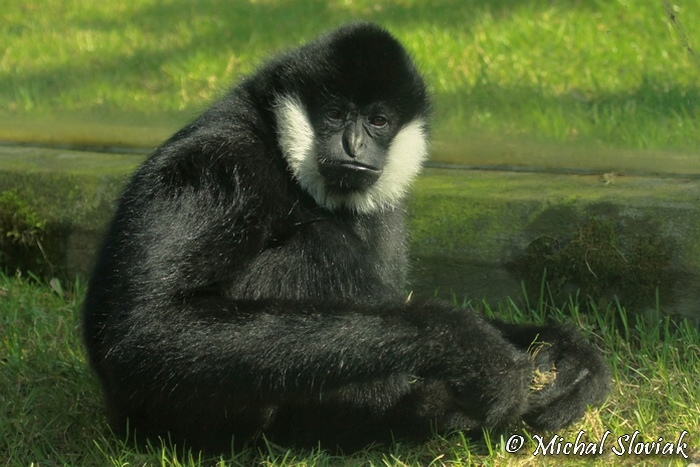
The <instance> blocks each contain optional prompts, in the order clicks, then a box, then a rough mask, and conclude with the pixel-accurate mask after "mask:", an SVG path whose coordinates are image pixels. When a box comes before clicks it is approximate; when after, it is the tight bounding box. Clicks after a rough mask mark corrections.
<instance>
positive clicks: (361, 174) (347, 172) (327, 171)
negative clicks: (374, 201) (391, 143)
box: [319, 161, 382, 191]
mask: <svg viewBox="0 0 700 467" xmlns="http://www.w3.org/2000/svg"><path fill="white" fill-rule="evenodd" d="M319 171H320V172H321V175H322V176H323V178H324V179H325V180H326V183H327V184H328V186H329V187H331V188H335V189H338V190H340V191H361V190H365V189H367V188H369V187H371V186H372V185H374V183H375V182H376V181H377V180H379V177H380V176H381V174H382V170H381V169H378V168H377V167H373V166H371V165H367V164H362V163H360V162H356V161H342V162H328V161H325V162H321V163H320V164H319Z"/></svg>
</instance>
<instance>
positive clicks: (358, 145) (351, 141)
mask: <svg viewBox="0 0 700 467" xmlns="http://www.w3.org/2000/svg"><path fill="white" fill-rule="evenodd" d="M364 145H365V135H364V131H363V130H362V125H361V124H359V123H358V122H352V123H350V124H349V125H348V126H347V127H346V128H345V132H344V133H343V150H344V151H345V154H347V155H348V156H350V157H352V158H353V159H356V158H357V157H358V156H359V155H360V153H361V152H362V147H363V146H364Z"/></svg>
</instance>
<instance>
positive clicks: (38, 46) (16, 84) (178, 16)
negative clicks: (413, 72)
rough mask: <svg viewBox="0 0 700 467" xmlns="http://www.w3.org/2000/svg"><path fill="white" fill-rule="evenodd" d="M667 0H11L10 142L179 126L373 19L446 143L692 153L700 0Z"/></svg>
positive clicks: (6, 55) (4, 95)
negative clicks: (325, 35)
mask: <svg viewBox="0 0 700 467" xmlns="http://www.w3.org/2000/svg"><path fill="white" fill-rule="evenodd" d="M665 3H667V2H664V1H663V0H640V1H629V0H611V1H607V0H577V1H568V2H554V1H547V0H525V1H520V2H512V1H506V0H490V1H479V0H459V1H457V0H453V1H445V2H431V1H427V0H394V1H387V2H375V1H371V0H345V1H330V2H326V1H320V0H293V1H285V2H282V1H272V0H260V1H254V2H252V1H251V2H221V1H220V0H199V1H197V2H185V1H178V0H173V1H169V2H156V1H154V0H130V1H121V2H89V1H84V0H7V1H6V2H4V4H3V8H2V11H1V12H0V37H2V38H3V44H4V50H2V53H1V54H0V120H1V121H2V125H0V126H2V130H1V131H0V139H23V138H24V139H27V138H28V139H35V140H42V139H45V138H46V134H48V133H50V132H51V123H56V124H64V123H65V122H66V121H75V122H79V123H85V122H88V123H93V122H94V121H96V120H97V121H104V122H107V123H108V124H113V125H115V128H117V130H115V132H118V133H119V134H120V135H122V139H121V140H119V141H120V142H122V143H128V142H129V141H124V136H123V133H122V131H121V128H120V127H119V126H118V125H121V124H123V123H124V122H130V123H132V124H134V125H137V126H154V127H159V126H165V127H166V128H168V129H169V130H174V129H175V128H176V127H177V125H179V124H181V123H182V122H184V121H186V120H188V119H190V118H191V117H192V116H194V115H196V113H197V112H198V111H200V110H201V109H202V108H204V107H205V106H206V105H207V104H208V103H209V102H211V100H212V99H214V98H216V96H217V95H219V94H220V93H221V92H222V90H223V89H225V88H226V87H227V86H228V85H229V84H230V83H232V82H235V81H236V80H237V79H239V78H240V77H241V76H242V75H244V74H246V73H250V72H251V71H253V70H254V69H255V66H256V64H258V63H259V62H260V61H261V60H262V59H263V58H264V57H265V56H267V55H268V54H269V53H272V52H274V51H276V50H279V49H281V48H284V47H289V46H293V45H295V44H297V43H300V42H302V41H304V40H308V39H310V38H312V37H314V36H315V35H316V34H318V33H319V32H321V31H322V30H325V29H327V28H329V27H332V26H335V25H338V24H340V23H343V22H346V21H348V20H353V19H366V20H372V21H376V22H378V23H380V24H382V25H384V26H386V27H387V28H389V29H390V30H391V31H392V32H394V33H395V34H396V35H397V36H398V37H399V38H400V39H401V40H402V41H403V42H404V43H405V44H406V45H407V47H408V48H409V49H410V50H411V51H412V52H413V54H414V55H415V57H416V60H417V61H418V63H419V64H420V67H421V68H422V70H423V71H424V72H425V75H426V77H427V80H428V82H429V84H430V87H431V89H432V91H433V94H434V95H435V100H436V123H435V127H436V136H437V137H438V138H439V139H441V140H449V141H457V142H459V141H460V140H463V139H468V138H473V137H475V135H481V134H483V133H484V132H490V133H493V134H499V135H501V134H506V135H509V137H513V136H521V137H526V138H534V139H535V140H543V141H554V142H572V141H573V142H579V141H583V142H587V143H591V142H595V143H602V144H603V145H607V146H613V147H625V148H651V149H681V150H690V151H695V150H697V149H698V148H700V139H699V138H698V137H697V135H698V130H699V129H700V113H699V111H698V105H699V104H698V102H700V88H699V87H698V82H700V59H698V55H697V52H695V54H693V53H691V52H692V50H691V51H689V50H688V48H689V47H691V48H692V47H696V48H697V47H700V34H698V31H697V29H696V28H694V27H692V26H693V25H697V24H700V3H699V2H691V1H685V2H676V4H672V5H671V6H670V8H671V10H672V11H673V15H674V21H673V22H672V21H670V20H669V15H668V14H667V11H666V9H665V8H664V6H665ZM27 122H29V123H30V124H31V123H42V124H43V125H39V126H37V127H35V128H34V130H33V131H31V130H27V128H26V125H27ZM47 122H48V124H47ZM30 126H31V125H30ZM56 132H58V133H65V134H66V135H69V136H68V137H69V138H70V137H76V136H70V135H71V134H72V133H71V132H65V131H64V130H63V127H60V130H57V131H56ZM153 133H154V135H157V137H156V136H154V137H153V138H152V140H147V141H148V142H149V143H152V144H155V143H156V142H157V141H158V139H160V138H161V136H162V132H160V131H156V130H154V131H153ZM90 136H92V138H93V139H95V138H97V139H99V138H98V137H97V135H96V134H95V132H92V134H91V135H88V136H84V137H82V139H81V141H82V142H89V141H90ZM113 136H114V135H113ZM114 137H115V138H116V136H114ZM64 138H66V136H64ZM76 138H77V137H76ZM58 139H59V140H60V137H59V138H58ZM79 139H80V138H79ZM126 139H127V140H128V139H129V138H128V137H126ZM143 141H144V140H143V139H138V140H137V141H132V142H136V143H137V144H143Z"/></svg>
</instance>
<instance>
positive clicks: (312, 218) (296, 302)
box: [84, 24, 609, 449]
mask: <svg viewBox="0 0 700 467" xmlns="http://www.w3.org/2000/svg"><path fill="white" fill-rule="evenodd" d="M289 96H292V97H297V98H298V102H300V103H302V104H303V107H302V109H303V110H305V111H306V112H307V113H308V119H309V122H310V123H311V124H312V125H313V128H314V131H315V132H316V133H318V134H316V135H315V136H314V137H313V141H314V148H313V150H312V151H311V152H312V153H314V154H315V157H317V159H318V160H317V161H316V162H317V163H318V164H322V163H328V158H326V156H324V154H325V152H324V151H327V150H328V151H331V150H332V148H330V145H332V144H337V141H336V142H335V143H333V142H332V139H333V138H332V133H333V131H332V128H333V124H334V122H336V120H337V119H336V117H338V115H340V114H338V113H337V112H336V111H335V110H332V111H330V112H328V111H326V110H325V109H326V107H325V106H326V105H327V103H328V102H333V103H338V102H340V105H341V107H342V106H346V107H342V109H345V110H347V111H348V112H349V113H352V115H353V116H354V117H353V118H355V117H356V118H357V122H360V123H358V124H357V125H355V122H354V121H353V122H352V123H351V125H350V127H351V128H353V129H354V130H353V131H357V132H360V131H367V132H369V133H367V135H370V136H369V138H370V139H372V141H373V142H372V144H373V145H374V146H373V149H372V151H373V154H372V156H371V157H372V158H373V160H374V161H375V162H373V164H374V165H378V166H381V167H375V168H376V169H377V170H378V172H381V175H379V179H380V180H381V179H382V178H384V177H389V176H390V175H392V173H390V171H392V170H396V169H395V168H392V167H390V165H391V164H390V161H388V160H382V161H380V162H376V161H377V160H378V158H379V159H381V158H386V157H389V156H391V157H403V154H395V152H397V151H398V149H396V146H395V145H396V144H398V143H397V142H396V140H397V139H400V138H406V136H405V135H404V134H403V133H401V132H402V130H404V129H405V128H406V126H407V125H410V124H411V122H414V123H415V122H418V127H416V128H418V130H421V128H422V129H424V126H423V127H421V126H420V125H423V122H424V117H425V116H426V115H427V113H428V99H427V96H426V92H425V87H424V85H423V81H422V79H421V77H420V75H419V74H418V73H417V71H416V69H415V67H414V66H413V64H412V62H411V61H410V59H409V57H408V56H407V55H406V53H405V52H404V50H403V48H402V47H401V46H400V45H399V44H398V42H396V41H395V39H393V38H392V37H391V36H390V35H388V34H387V33H386V32H385V31H383V30H381V29H379V28H377V27H375V26H372V25H368V24H355V25H350V26H346V27H344V28H341V29H339V30H336V31H334V32H332V33H330V34H328V35H325V36H322V37H321V38H319V39H317V40H316V41H314V42H311V43H309V44H308V45H306V46H304V47H301V48H299V49H296V50H294V51H291V52H288V53H287V54H284V55H281V56H280V57H278V58H276V59H274V60H272V61H271V62H269V63H268V64H267V65H266V66H265V67H263V68H262V69H261V70H259V71H258V73H256V74H255V75H253V76H252V77H251V78H249V79H247V80H246V81H244V82H242V83H241V84H240V85H239V86H237V87H236V88H234V89H233V90H232V91H231V92H230V93H229V94H228V95H227V96H226V97H225V98H224V99H222V100H221V101H220V102H218V103H217V104H215V105H214V106H213V107H212V108H211V109H209V110H207V111H206V112H204V113H203V115H201V116H200V117H199V118H198V119H197V120H195V121H194V122H193V123H192V124H190V125H189V126H187V127H186V128H184V129H183V130H181V131H180V132H178V133H177V134H175V135H174V136H173V137H172V138H170V139H169V140H168V141H167V142H165V143H164V144H163V145H162V146H161V147H160V148H158V149H157V150H156V151H155V152H154V153H153V155H152V156H151V157H150V158H149V159H148V160H147V161H146V162H145V163H144V164H143V165H142V166H141V167H140V168H139V169H138V170H137V171H136V173H135V174H134V176H133V178H132V180H131V182H130V183H129V185H128V186H127V188H126V190H125V191H124V194H123V196H122V198H121V202H120V204H119V207H118V209H117V212H116V215H115V217H114V221H113V223H112V225H111V228H110V230H109V233H108V235H107V238H106V240H105V242H104V245H103V248H102V250H101V253H100V255H99V258H98V261H97V264H96V266H95V269H94V273H93V276H92V279H91V281H90V283H89V290H88V295H87V299H86V302H85V315H84V334H85V341H86V344H87V349H88V352H89V357H90V362H91V364H92V366H93V367H94V369H95V370H96V372H97V374H98V375H99V378H100V380H101V382H102V386H103V389H104V392H105V395H106V401H107V407H108V411H109V418H110V422H111V424H112V426H113V427H114V429H115V430H117V431H119V432H121V431H124V430H125V429H126V427H127V424H128V426H129V427H130V428H131V430H135V431H136V433H137V435H141V436H145V437H153V436H163V437H167V436H168V434H169V435H170V436H171V437H172V439H174V440H183V439H184V440H187V442H188V443H189V444H190V445H194V446H196V447H207V448H214V449H220V448H226V447H228V446H229V444H230V442H231V437H232V436H235V439H236V440H237V441H246V440H250V439H253V438H254V437H256V436H257V435H258V434H260V433H264V434H265V435H266V436H267V437H270V438H272V439H273V440H274V441H276V442H278V443H285V444H297V445H311V446H315V445H316V444H317V443H318V442H319V441H320V442H321V443H322V445H324V446H327V447H334V446H341V447H353V448H354V447H361V446H362V445H363V443H369V442H376V441H386V440H389V439H390V438H391V436H392V435H393V436H397V437H424V436H427V435H429V434H430V432H431V427H436V428H437V429H438V430H451V429H459V430H478V429H480V428H481V427H498V426H503V425H504V424H507V423H509V422H511V421H514V420H517V419H519V418H522V419H524V420H525V421H526V422H528V423H529V424H531V425H532V427H534V428H535V429H538V430H551V429H558V428H560V427H562V426H565V425H567V424H569V423H571V422H573V421H574V420H576V419H577V418H579V417H580V416H581V415H582V414H583V412H584V410H585V408H586V405H587V404H592V403H596V402H599V401H600V400H601V398H603V397H604V396H605V394H606V393H607V391H608V387H609V381H608V379H609V377H608V373H607V370H606V368H605V366H604V364H603V362H602V359H601V357H600V355H599V352H598V351H597V350H596V349H595V348H594V347H592V346H591V345H590V344H588V343H586V342H585V341H584V340H583V339H582V338H581V337H580V336H579V335H578V334H577V333H575V332H573V331H571V330H569V329H566V328H561V327H556V326H541V327H524V326H514V325H506V324H503V323H492V322H489V321H487V320H485V319H483V318H482V317H481V316H479V315H477V314H476V313H474V312H472V311H468V310H458V309H455V308H454V307H452V306H451V305H449V304H446V303H442V302H437V301H418V300H413V301H410V302H408V303H407V302H406V297H405V295H404V292H405V279H406V236H405V232H404V222H403V207H402V202H401V199H400V198H401V196H399V195H397V194H396V193H393V195H391V196H389V195H386V196H385V195H384V194H383V193H384V192H382V193H380V194H377V195H376V196H377V198H376V200H375V202H373V203H370V204H361V203H360V204H357V203H354V204H353V203H347V204H344V203H345V199H346V198H348V199H349V198H350V197H351V196H355V197H357V199H359V200H364V198H363V197H364V196H365V193H366V191H365V189H367V190H368V189H369V187H370V185H371V186H374V185H373V184H374V183H375V180H374V179H375V178H376V177H375V176H374V175H373V176H371V177H368V178H367V177H363V176H361V177H355V178H353V177H351V180H350V181H349V182H347V183H346V182H345V181H344V180H345V179H343V180H340V179H338V180H335V182H337V183H329V185H328V187H327V189H328V191H329V193H331V195H332V197H333V199H332V200H331V201H328V202H326V201H324V200H325V198H323V197H322V196H321V195H318V194H312V193H310V191H309V189H304V188H302V185H301V184H300V182H299V178H300V177H299V173H296V172H294V171H293V170H292V169H291V168H290V156H289V155H288V154H286V153H284V151H283V148H282V147H281V146H282V144H281V143H280V139H281V136H280V133H281V131H282V130H281V129H280V128H279V126H280V125H281V123H280V122H281V119H282V117H280V115H281V114H280V113H279V112H280V110H279V109H280V99H284V98H286V97H289ZM376 103H379V104H376ZM334 105H335V104H334ZM377 105H378V106H379V107H376V106H377ZM375 107H376V108H375ZM292 108H293V109H294V108H295V107H294V106H292ZM377 108H379V110H376V109H377ZM345 110H343V111H345ZM355 111H357V112H355ZM324 112H326V113H324ZM353 112H355V113H353ZM377 112H381V113H382V118H384V117H385V116H386V117H387V118H388V121H389V124H388V126H386V125H382V124H383V120H382V119H381V118H380V119H375V120H373V122H375V123H377V125H374V126H373V127H371V128H370V127H367V124H366V119H365V120H363V118H365V117H366V116H367V115H375V114H377ZM329 119H330V123H329ZM363 122H365V123H363ZM336 123H337V122H336ZM363 127H367V128H365V130H362V129H361V128H363ZM355 129H356V130H355ZM326 131H327V132H328V134H329V135H331V136H328V135H326V136H328V137H327V138H323V137H321V136H320V135H321V134H323V133H324V132H326ZM343 131H345V130H343ZM382 131H384V133H381V132H382ZM372 132H375V133H372ZM420 134H421V133H420V131H418V132H417V133H413V136H412V137H416V135H420ZM354 135H355V136H357V137H358V138H359V137H364V136H362V135H365V136H366V134H365V133H355V134H354ZM377 135H379V136H377ZM297 136H298V135H297ZM296 141H297V140H296V139H294V138H292V139H291V143H290V144H292V146H294V145H296V144H297V143H296ZM363 144H364V143H363ZM392 145H394V146H392ZM360 146H362V144H360ZM362 147H365V146H362ZM378 148H379V149H378ZM391 148H394V150H393V152H392V149H391ZM293 149H294V148H293ZM336 149H337V147H336ZM406 156H408V154H406ZM338 157H340V158H342V157H345V156H343V155H342V154H340V155H339V156H338ZM352 157H354V156H352ZM316 162H315V163H316ZM350 162H352V161H350ZM399 162H401V161H399ZM414 163H416V164H418V163H419V161H418V162H415V161H414ZM353 164H354V162H352V163H348V164H346V165H347V166H348V167H349V168H348V169H347V170H348V171H349V173H351V174H355V173H359V174H364V173H365V172H364V171H365V170H366V167H362V166H359V165H353ZM396 167H401V165H400V164H399V165H397V166H396ZM300 170H302V172H303V171H304V170H306V169H300ZM382 170H383V172H382ZM339 172H340V173H341V174H340V175H334V174H335V172H334V171H333V170H331V171H329V172H327V173H325V174H324V177H336V176H338V177H343V176H345V172H344V169H342V170H340V171H339ZM372 173H374V172H372ZM328 174H331V175H328ZM374 174H375V175H376V173H374ZM303 175H305V172H304V173H303ZM409 176H410V175H406V177H405V178H408V177H409ZM326 181H327V180H326ZM408 181H410V180H408ZM310 183H312V185H313V183H325V182H323V181H321V182H319V181H316V182H310ZM376 183H379V182H376ZM311 188H315V187H313V186H312V187H311ZM389 188H391V187H389ZM392 196H393V197H392ZM395 198H396V199H395ZM329 199H330V198H329ZM535 340H539V341H545V342H547V343H548V345H546V346H543V347H542V348H541V351H540V352H539V353H538V354H537V356H536V357H534V358H531V356H530V355H529V353H528V349H529V348H530V346H531V344H532V343H533V341H535ZM533 360H534V361H533ZM552 365H554V366H555V367H556V372H557V373H556V379H555V380H554V382H553V383H551V384H549V385H548V386H547V387H545V388H544V389H542V390H540V391H533V390H531V389H530V384H531V380H532V378H533V371H534V369H535V367H537V368H540V369H543V370H548V369H551V367H552Z"/></svg>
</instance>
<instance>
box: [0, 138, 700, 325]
mask: <svg viewBox="0 0 700 467" xmlns="http://www.w3.org/2000/svg"><path fill="white" fill-rule="evenodd" d="M144 157H145V156H144V155H141V154H110V153H94V152H82V151H73V150H67V149H66V150H63V149H46V148H35V147H18V146H0V193H1V192H3V191H6V190H10V189H14V190H16V191H17V192H18V194H19V195H20V196H22V197H23V198H24V199H26V200H27V201H28V202H29V203H30V204H31V205H33V206H34V207H35V208H36V210H37V212H38V213H39V214H40V216H41V217H43V218H45V219H46V220H47V221H48V222H49V223H50V224H51V225H52V226H54V227H56V228H55V229H54V232H57V235H59V237H60V238H59V242H58V244H59V249H60V264H58V265H57V266H58V267H59V268H60V269H61V270H63V271H64V272H65V273H66V274H67V275H69V276H75V275H84V274H86V273H87V272H88V271H89V268H90V264H91V261H92V255H93V253H94V251H95V248H96V246H97V245H98V243H99V238H100V236H101V233H102V231H103V229H104V227H105V225H106V224H107V223H108V222H109V219H110V218H111V215H112V210H113V209H114V203H115V200H116V199H117V197H118V195H119V192H120V190H121V187H122V186H123V183H124V182H125V181H126V179H127V177H128V175H129V174H130V173H131V172H132V171H133V170H134V169H135V168H136V166H137V165H138V164H139V163H140V162H141V161H142V160H143V159H144ZM408 209H409V214H410V228H411V251H412V256H413V257H414V267H413V271H412V279H413V280H412V282H413V284H414V286H415V290H416V292H417V293H420V294H422V295H425V294H430V295H432V294H434V293H435V290H436V289H439V290H440V291H441V293H447V294H454V295H456V296H457V297H460V298H462V297H463V296H465V295H466V296H468V297H471V298H472V299H477V300H478V299H481V298H485V299H487V300H498V299H503V298H504V297H506V296H520V295H521V293H522V285H521V284H522V282H523V280H524V281H526V283H529V284H539V281H540V280H541V277H542V271H541V270H539V271H537V267H539V265H540V263H539V261H540V260H542V261H543V262H542V265H545V266H547V267H548V268H550V269H551V270H554V272H555V277H552V278H551V279H552V281H553V282H552V283H553V285H554V286H555V288H556V290H555V292H561V293H562V294H564V293H570V292H573V291H575V290H576V288H578V287H579V286H583V287H584V293H585V290H592V291H593V292H592V295H593V294H598V293H599V294H600V295H601V297H594V298H596V299H598V298H605V299H611V298H612V297H613V296H621V297H623V299H625V298H626V299H629V300H631V301H632V302H633V303H634V305H635V306H638V307H646V306H652V305H653V303H648V302H649V300H640V299H639V298H640V297H654V293H655V290H638V289H635V287H634V286H635V284H634V283H630V282H635V281H636V282H637V284H636V285H638V286H641V287H642V288H644V289H649V288H651V289H655V288H656V286H658V288H659V296H660V299H661V302H662V305H663V306H664V307H665V308H666V309H668V310H671V311H673V312H677V313H680V314H682V315H685V316H688V317H693V318H695V319H698V318H700V182H699V181H698V180H697V179H692V178H688V179H684V178H682V176H681V177H678V176H675V178H652V177H639V176H616V175H614V174H610V175H608V176H607V177H605V178H603V177H601V176H600V175H566V174H551V173H546V174H543V173H518V172H506V171H483V170H446V169H428V170H426V171H425V173H424V175H423V176H422V177H421V178H420V179H419V180H418V182H417V183H416V186H415V190H414V194H413V196H412V197H411V199H410V202H409V206H408ZM596 226H598V227H596ZM596 228H597V229H598V230H596ZM584 237H586V238H584ZM589 237H590V238H589ZM584 240H585V242H584ZM574 247H577V248H578V250H576V248H574ZM576 251H579V256H580V258H576V257H574V256H571V255H574V254H575V252H576ZM605 252H607V253H605ZM564 253H566V254H564ZM603 253H605V254H608V255H610V258H609V259H606V257H605V256H601V255H602V254H603ZM566 255H569V256H566ZM611 264H618V266H619V267H618V269H620V268H622V269H621V271H618V273H619V274H618V275H617V276H606V275H605V274H607V273H609V272H608V271H607V269H611V268H610V267H609V266H610V265H611ZM612 269H614V268H612ZM550 272H551V271H550ZM613 273H615V271H613V272H612V273H610V274H613ZM642 273H643V274H642ZM557 274H558V276H557ZM606 277H614V280H613V279H610V280H608V282H607V283H606V282H605V281H606ZM594 279H596V280H598V283H597V284H594V285H595V287H593V288H591V287H592V286H591V284H592V283H595V280H594ZM577 281H581V282H585V284H577V283H576V282H577ZM601 281H602V282H603V285H602V288H601V284H600V282H601ZM617 282H620V290H617ZM650 284H656V286H653V285H650ZM596 287H597V288H596Z"/></svg>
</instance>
